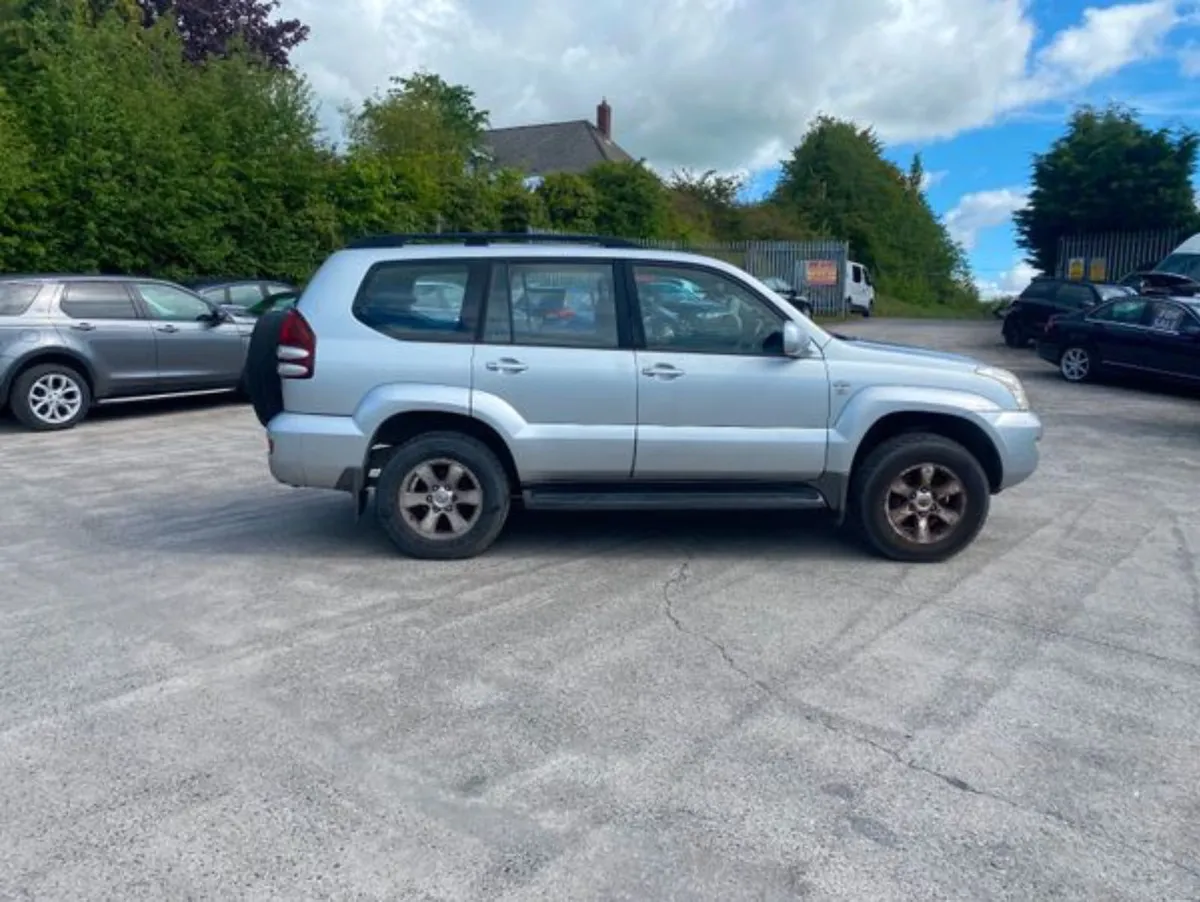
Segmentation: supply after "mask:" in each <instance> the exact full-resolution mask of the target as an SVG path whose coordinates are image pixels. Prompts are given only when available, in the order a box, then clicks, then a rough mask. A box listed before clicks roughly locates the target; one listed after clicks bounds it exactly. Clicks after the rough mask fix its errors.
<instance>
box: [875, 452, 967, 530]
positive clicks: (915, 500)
mask: <svg viewBox="0 0 1200 902" xmlns="http://www.w3.org/2000/svg"><path fill="white" fill-rule="evenodd" d="M967 502H968V498H967V490H966V487H965V486H964V485H963V482H962V480H961V479H960V478H959V477H958V475H957V474H956V473H955V472H954V471H953V470H951V469H950V468H949V467H947V466H945V465H944V464H933V463H922V464H916V465H915V466H911V467H908V468H907V469H905V470H904V471H903V472H902V473H901V474H900V475H899V476H898V477H897V478H896V479H895V480H893V481H892V483H891V485H890V486H888V491H887V495H886V497H885V499H884V502H883V503H884V513H885V514H886V515H887V522H888V525H889V526H891V528H892V530H893V531H894V532H895V533H896V534H897V535H898V536H900V538H902V539H904V541H906V542H911V543H912V544H914V545H932V544H934V543H935V542H941V541H943V540H945V539H948V538H949V537H950V536H951V535H952V534H953V533H954V530H955V529H956V528H957V527H958V524H959V523H960V522H961V521H962V519H963V514H964V513H966V509H967Z"/></svg>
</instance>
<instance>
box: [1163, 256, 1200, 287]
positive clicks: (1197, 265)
mask: <svg viewBox="0 0 1200 902" xmlns="http://www.w3.org/2000/svg"><path fill="white" fill-rule="evenodd" d="M1154 269H1155V270H1156V271H1157V272H1169V273H1172V274H1173V275H1177V276H1185V277H1186V278H1189V279H1193V280H1195V281H1197V282H1200V254H1171V256H1169V257H1167V259H1166V260H1164V261H1163V262H1162V263H1160V264H1158V266H1156V267H1154Z"/></svg>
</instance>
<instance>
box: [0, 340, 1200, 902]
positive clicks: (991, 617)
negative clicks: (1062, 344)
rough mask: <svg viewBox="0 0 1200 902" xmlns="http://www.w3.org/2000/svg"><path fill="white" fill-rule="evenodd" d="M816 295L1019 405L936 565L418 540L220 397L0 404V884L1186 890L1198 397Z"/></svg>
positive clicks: (778, 525) (16, 887) (713, 529)
mask: <svg viewBox="0 0 1200 902" xmlns="http://www.w3.org/2000/svg"><path fill="white" fill-rule="evenodd" d="M847 331H853V332H856V333H858V334H862V335H865V336H872V337H876V336H878V337H882V338H887V339H890V340H897V341H902V342H911V343H919V344H925V345H928V346H931V347H938V348H944V349H950V350H961V351H966V352H968V353H973V354H976V355H978V356H980V357H982V358H984V359H986V360H987V361H989V362H992V363H997V364H1000V365H1003V366H1008V367H1011V368H1013V369H1015V370H1017V372H1018V373H1019V374H1020V375H1021V376H1022V377H1023V378H1024V379H1026V384H1027V388H1028V390H1029V392H1030V395H1031V396H1032V399H1033V402H1034V406H1035V408H1036V409H1037V410H1038V411H1039V413H1041V414H1042V416H1043V419H1044V421H1045V423H1046V428H1047V433H1046V438H1045V440H1044V442H1043V462H1042V468H1041V470H1040V471H1039V473H1038V474H1037V475H1036V476H1035V477H1034V478H1033V479H1031V480H1030V481H1029V482H1027V483H1025V484H1024V485H1022V486H1019V487H1018V488H1016V489H1013V490H1011V491H1010V492H1006V493H1004V494H1003V495H1001V496H999V497H998V498H996V499H994V501H993V507H992V516H991V520H990V522H989V524H988V526H987V527H986V529H985V530H984V532H983V534H982V535H981V537H980V538H979V540H978V541H977V542H976V544H975V545H973V546H972V547H971V548H970V549H969V550H968V551H967V552H965V553H964V554H963V555H961V556H960V557H958V558H956V559H954V560H953V561H952V562H950V563H947V564H944V565H936V566H924V567H914V566H904V565H899V564H892V563H887V562H882V561H879V560H876V559H874V558H872V557H869V556H867V555H866V554H864V553H862V552H860V551H859V550H858V549H856V548H853V547H848V546H846V545H844V544H843V543H842V542H841V541H840V540H839V539H838V538H837V537H836V536H835V535H834V534H832V533H831V532H830V531H829V530H828V529H827V528H826V526H825V524H824V522H823V520H822V519H821V518H812V517H797V516H792V515H773V516H769V517H764V516H751V515H747V516H740V517H732V518H731V517H729V516H718V517H696V516H695V515H688V516H686V517H678V516H675V517H672V516H646V515H639V516H635V517H624V516H611V515H610V516H597V517H580V516H569V517H568V516H536V517H535V516H533V515H518V516H516V517H515V518H514V520H513V522H512V523H511V525H510V527H509V529H508V531H507V533H506V534H505V536H504V537H503V539H502V540H501V542H500V543H499V544H498V545H497V546H496V547H495V548H494V550H493V551H492V552H491V553H489V554H487V555H486V556H484V557H482V558H479V559H476V560H473V561H470V562H466V563H449V564H442V563H423V562H415V561H410V560H406V559H403V558H400V557H398V556H397V555H395V554H394V553H393V552H392V551H391V548H390V546H389V545H388V543H387V541H386V539H385V538H384V537H383V535H382V533H381V532H380V530H379V529H378V528H377V526H376V525H375V523H374V521H373V519H372V518H371V517H367V518H364V519H363V521H362V522H360V523H357V524H356V523H355V522H354V520H353V515H352V505H351V502H350V500H349V499H348V498H347V497H346V496H343V495H338V494H333V493H328V494H326V493H321V492H311V491H301V490H293V489H288V488H285V487H283V486H279V485H276V484H275V483H274V482H272V480H271V478H270V476H269V474H268V473H267V468H266V462H265V441H264V438H263V433H262V431H261V430H260V429H259V428H258V427H257V424H256V422H255V420H254V417H253V414H252V413H251V411H250V410H249V408H247V407H245V406H241V405H236V404H233V403H229V402H226V401H220V400H218V401H214V400H211V399H209V400H193V401H186V402H172V403H168V404H163V403H155V404H149V405H145V404H141V405H124V406H122V407H119V408H110V409H108V410H105V411H100V412H97V414H96V415H95V416H94V417H93V418H92V419H90V420H89V421H88V422H86V423H85V424H84V425H83V426H81V427H80V428H78V429H76V430H74V431H72V432H69V433H63V434H57V435H34V434H29V433H25V432H22V431H20V430H18V429H17V428H16V427H15V426H14V425H12V424H11V423H10V422H9V421H4V422H3V423H0V493H2V494H0V497H3V499H4V502H5V503H4V504H3V506H2V507H0V534H3V536H4V537H5V542H4V544H3V546H2V547H0V899H6V900H7V899H39V900H40V899H64V900H84V899H120V900H139V899H153V900H163V899H186V898H195V899H232V898H247V899H255V898H258V899H267V898H271V899H288V900H300V899H317V898H334V899H349V898H354V899H420V900H433V899H484V898H487V899H493V898H503V899H514V900H516V899H520V900H524V899H547V900H566V899H570V900H588V899H605V900H610V899H630V900H649V899H653V900H665V899H685V900H696V899H720V900H732V899H755V900H766V899H795V898H802V897H811V898H822V899H824V898H844V899H855V900H861V899H871V900H888V899H906V900H907V899H939V898H952V899H963V898H986V899H999V898H1011V899H1017V900H1030V899H1043V898H1049V897H1055V898H1064V899H1081V900H1097V899H1115V898H1121V899H1137V898H1142V899H1155V900H1160V899H1171V900H1185V899H1195V898H1198V897H1200V600H1198V599H1200V577H1198V576H1197V564H1196V549H1200V487H1198V486H1197V478H1198V476H1200V425H1198V419H1197V415H1196V414H1197V399H1196V398H1195V397H1194V396H1190V395H1186V394H1179V393H1169V392H1164V391H1162V390H1159V389H1155V390H1147V389H1146V388H1137V389H1131V388H1115V387H1104V386H1099V387H1097V386H1072V385H1067V384H1066V383H1064V382H1062V381H1061V380H1060V379H1059V378H1058V376H1057V374H1056V373H1055V371H1054V370H1053V368H1052V367H1049V366H1047V365H1045V364H1043V363H1041V362H1040V361H1038V360H1037V359H1036V357H1034V355H1033V353H1032V352H1031V351H1024V352H1019V351H1013V350H1009V349H1007V348H1005V347H1003V346H1002V345H1001V344H1000V341H999V324H998V323H995V322H988V323H958V324H955V323H936V322H922V323H916V322H900V321H879V320H872V321H868V322H862V321H856V322H855V323H854V324H853V325H852V326H850V327H848V329H847Z"/></svg>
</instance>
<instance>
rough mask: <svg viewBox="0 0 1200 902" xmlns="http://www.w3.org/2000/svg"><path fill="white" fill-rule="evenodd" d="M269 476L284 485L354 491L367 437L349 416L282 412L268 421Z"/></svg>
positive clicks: (365, 452)
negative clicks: (356, 474)
mask: <svg viewBox="0 0 1200 902" xmlns="http://www.w3.org/2000/svg"><path fill="white" fill-rule="evenodd" d="M267 441H268V447H269V449H270V450H269V452H268V455H267V463H268V466H269V467H270V469H271V475H272V476H274V477H275V478H276V479H277V480H278V481H279V482H282V483H284V484H285V485H292V486H298V487H305V488H313V489H339V490H342V491H353V490H355V488H356V485H355V484H354V480H353V479H351V478H350V477H348V476H347V473H361V472H362V467H363V462H364V461H365V460H366V456H367V443H368V442H369V439H368V438H367V437H366V436H365V435H363V434H362V432H361V431H360V430H359V428H358V425H357V424H356V423H355V421H354V420H353V418H351V417H328V416H317V415H314V414H303V413H281V414H278V415H277V416H276V417H275V418H274V419H272V420H271V422H270V423H268V424H267Z"/></svg>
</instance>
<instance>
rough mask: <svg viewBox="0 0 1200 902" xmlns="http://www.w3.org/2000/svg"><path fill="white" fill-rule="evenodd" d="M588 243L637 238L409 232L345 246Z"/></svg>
mask: <svg viewBox="0 0 1200 902" xmlns="http://www.w3.org/2000/svg"><path fill="white" fill-rule="evenodd" d="M498 243H499V244H504V243H508V244H590V245H595V246H597V247H619V248H637V247H641V245H640V244H638V243H637V242H636V241H631V240H629V239H628V238H613V237H611V236H606V235H553V234H547V233H541V232H532V233H530V232H412V233H403V232H402V233H398V234H394V235H366V236H363V237H361V238H356V239H354V240H353V241H351V242H350V243H349V244H347V245H346V247H347V248H349V249H351V250H363V249H368V248H388V247H407V246H409V245H413V244H464V245H466V246H468V247H486V246H487V245H489V244H498Z"/></svg>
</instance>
